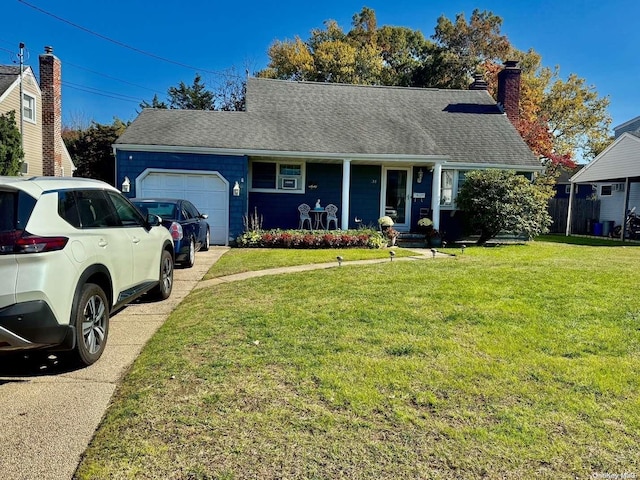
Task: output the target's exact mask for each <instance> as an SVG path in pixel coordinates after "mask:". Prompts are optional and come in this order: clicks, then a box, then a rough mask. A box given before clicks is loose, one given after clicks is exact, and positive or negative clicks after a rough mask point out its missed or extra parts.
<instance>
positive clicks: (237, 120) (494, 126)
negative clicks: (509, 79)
mask: <svg viewBox="0 0 640 480" xmlns="http://www.w3.org/2000/svg"><path fill="white" fill-rule="evenodd" d="M116 143H117V144H134V145H163V146H195V147H205V148H221V149H238V150H265V151H277V152H281V151H286V152H315V153H327V154H344V155H353V156H357V155H365V156H366V155H376V154H385V155H398V156H400V155H425V156H426V155H435V156H444V157H448V159H449V160H450V161H453V162H460V163H484V164H500V165H522V166H529V167H538V166H539V162H538V161H537V159H536V158H535V156H534V155H533V154H532V153H531V151H530V150H529V148H528V147H527V146H526V144H525V143H524V141H523V140H522V138H521V137H520V135H519V134H518V132H517V131H516V130H515V128H514V127H513V126H512V125H511V123H510V122H509V120H508V119H507V117H506V115H504V114H502V113H501V111H500V110H499V109H498V107H497V106H496V103H495V101H494V100H493V99H492V98H491V96H490V95H489V94H488V93H487V92H486V91H477V90H475V91H474V90H438V89H422V88H403V87H376V86H362V85H344V84H333V83H312V82H288V81H281V80H268V79H258V78H250V79H248V82H247V111H246V112H211V111H186V110H151V109H149V110H144V111H143V112H142V113H141V114H140V115H139V116H138V118H136V119H135V120H134V121H133V123H132V124H131V125H130V126H129V127H128V128H127V130H126V131H125V132H124V133H123V134H122V136H121V137H120V138H119V139H118V140H117V142H116Z"/></svg>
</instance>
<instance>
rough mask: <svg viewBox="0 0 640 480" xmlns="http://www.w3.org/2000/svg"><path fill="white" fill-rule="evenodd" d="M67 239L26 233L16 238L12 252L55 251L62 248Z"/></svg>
mask: <svg viewBox="0 0 640 480" xmlns="http://www.w3.org/2000/svg"><path fill="white" fill-rule="evenodd" d="M25 233H26V232H25ZM68 241H69V239H68V238H67V237H40V236H38V235H30V234H28V233H26V235H23V236H21V237H20V238H17V239H16V241H15V243H14V250H13V253H42V252H55V251H56V250H62V249H63V248H64V247H65V245H66V244H67V242H68Z"/></svg>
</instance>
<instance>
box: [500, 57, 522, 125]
mask: <svg viewBox="0 0 640 480" xmlns="http://www.w3.org/2000/svg"><path fill="white" fill-rule="evenodd" d="M520 74H521V70H520V68H518V62H517V61H515V60H507V61H506V62H505V64H504V68H503V69H502V71H501V72H500V73H498V103H499V104H500V105H501V107H502V109H503V110H504V112H505V113H506V114H507V118H508V119H509V120H511V123H512V124H513V125H515V124H516V123H518V120H519V118H520V111H519V109H520Z"/></svg>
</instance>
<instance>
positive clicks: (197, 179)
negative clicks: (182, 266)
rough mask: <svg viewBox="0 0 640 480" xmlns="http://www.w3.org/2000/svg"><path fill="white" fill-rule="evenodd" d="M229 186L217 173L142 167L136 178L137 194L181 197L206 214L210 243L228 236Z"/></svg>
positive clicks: (224, 240)
mask: <svg viewBox="0 0 640 480" xmlns="http://www.w3.org/2000/svg"><path fill="white" fill-rule="evenodd" d="M228 189H229V185H228V183H227V182H226V181H225V180H224V179H223V178H222V176H221V175H220V174H219V173H217V172H207V171H197V172H193V171H178V173H176V170H171V171H170V172H168V171H166V170H146V171H145V172H143V173H142V174H141V175H140V176H139V177H138V179H137V180H136V192H137V193H136V196H137V197H147V198H149V197H165V198H185V199H187V200H189V201H190V202H191V203H193V204H194V205H195V206H196V207H197V208H198V210H200V213H206V214H207V215H208V216H209V218H208V219H207V220H208V222H209V226H210V228H211V243H212V244H214V245H226V244H227V239H228V238H229V201H228V199H229V190H228Z"/></svg>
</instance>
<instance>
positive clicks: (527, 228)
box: [456, 170, 553, 245]
mask: <svg viewBox="0 0 640 480" xmlns="http://www.w3.org/2000/svg"><path fill="white" fill-rule="evenodd" d="M552 195H553V190H552V188H551V187H550V186H549V185H548V184H535V183H531V181H530V180H528V179H527V178H526V177H524V176H522V175H516V174H515V173H514V172H511V171H505V170H475V171H472V172H469V173H467V175H466V176H465V181H464V183H463V185H462V187H461V188H460V192H458V196H457V198H456V204H457V205H458V207H459V208H460V209H461V210H462V211H463V212H464V213H465V218H466V220H467V223H468V226H469V227H470V228H471V230H472V231H473V232H479V233H480V237H479V239H478V244H479V245H482V244H485V243H486V242H487V241H488V240H490V239H491V238H494V237H496V236H497V235H498V234H499V233H501V232H505V233H511V234H514V235H520V234H524V235H525V236H527V237H528V238H533V237H536V236H538V235H540V234H542V233H545V232H546V231H548V227H549V225H551V217H550V216H549V212H548V201H549V199H550V198H551V196H552Z"/></svg>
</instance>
